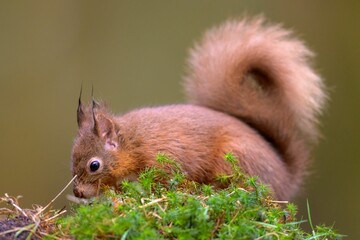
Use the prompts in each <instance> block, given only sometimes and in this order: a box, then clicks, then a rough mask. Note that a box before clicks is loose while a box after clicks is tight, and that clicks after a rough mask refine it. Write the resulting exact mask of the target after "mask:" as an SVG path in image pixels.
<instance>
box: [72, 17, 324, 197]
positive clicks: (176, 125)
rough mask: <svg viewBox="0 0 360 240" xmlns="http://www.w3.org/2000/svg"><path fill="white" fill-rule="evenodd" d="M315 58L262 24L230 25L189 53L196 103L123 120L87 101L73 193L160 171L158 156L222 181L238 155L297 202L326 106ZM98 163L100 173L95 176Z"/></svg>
mask: <svg viewBox="0 0 360 240" xmlns="http://www.w3.org/2000/svg"><path fill="white" fill-rule="evenodd" d="M311 57H312V53H311V52H310V51H309V50H308V49H307V48H306V47H305V46H304V44H303V43H302V42H301V41H299V40H298V39H296V38H294V37H293V36H292V33H291V32H289V31H287V30H284V29H282V28H280V27H279V26H276V25H267V24H266V23H265V22H264V20H263V19H262V18H254V19H250V20H249V19H245V20H241V21H235V20H234V21H229V22H226V23H225V24H223V25H221V26H220V27H217V28H214V29H212V30H210V31H209V32H207V34H206V35H205V37H204V38H203V40H202V41H201V42H200V43H199V44H197V45H196V46H195V48H194V49H193V50H192V51H191V54H190V60H189V72H188V76H187V77H186V79H185V89H186V91H187V94H188V96H189V99H190V104H187V105H185V104H184V105H169V106H163V107H155V108H143V109H138V110H134V111H131V112H129V113H127V114H124V115H121V116H114V115H112V114H110V113H109V112H108V111H107V109H106V108H105V107H104V106H102V105H101V104H100V105H99V104H94V106H87V107H84V106H82V104H80V105H79V110H78V123H79V131H78V136H77V138H76V139H75V143H74V146H73V152H72V164H73V165H72V172H73V174H74V175H75V174H76V175H77V176H78V177H77V180H76V181H75V186H74V193H75V195H77V196H79V197H91V196H94V195H95V194H96V192H97V191H98V185H99V182H101V184H106V185H112V186H114V187H116V186H117V184H118V182H119V181H120V180H122V179H125V178H133V177H134V176H136V175H137V174H138V173H139V172H140V171H141V170H143V169H145V168H146V167H148V166H153V165H156V164H157V163H156V161H155V158H156V155H157V154H158V153H164V154H166V155H167V156H169V157H170V158H172V159H173V160H175V161H177V162H178V163H180V165H181V168H182V170H183V171H184V173H185V174H186V176H187V177H188V178H189V179H191V180H195V181H198V182H200V183H210V184H216V182H215V178H216V176H218V175H219V174H223V173H230V172H231V166H230V164H229V163H227V162H226V161H225V160H224V155H225V154H226V153H229V152H231V153H233V154H234V155H235V156H236V157H237V158H238V160H239V164H240V166H241V167H242V169H244V170H245V171H246V172H247V173H248V174H251V175H256V176H259V178H260V180H261V181H263V182H264V183H267V184H269V185H270V187H271V188H272V190H273V191H274V195H275V196H276V197H277V198H279V199H289V198H291V197H292V196H293V195H294V194H295V193H296V192H297V190H298V188H299V186H300V185H301V182H302V179H303V177H304V175H305V173H306V167H307V165H308V159H309V145H310V144H311V143H312V142H313V141H314V140H316V138H317V131H316V124H317V115H318V114H319V113H320V111H321V109H322V106H323V104H324V101H325V93H324V90H323V83H322V81H321V79H320V77H319V76H318V75H316V73H315V72H314V71H313V70H312V68H311V67H310V65H309V63H308V61H309V59H310V58H311ZM94 159H95V160H96V161H98V162H101V168H100V169H99V170H96V171H94V172H92V171H91V170H90V169H89V163H91V162H92V161H94ZM95 190H96V191H95Z"/></svg>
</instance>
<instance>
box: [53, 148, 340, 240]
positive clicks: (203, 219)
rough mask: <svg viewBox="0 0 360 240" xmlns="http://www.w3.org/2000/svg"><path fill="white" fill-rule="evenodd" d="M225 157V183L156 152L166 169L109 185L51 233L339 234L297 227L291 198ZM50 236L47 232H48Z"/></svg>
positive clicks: (220, 236) (202, 236) (244, 236)
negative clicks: (198, 177)
mask: <svg viewBox="0 0 360 240" xmlns="http://www.w3.org/2000/svg"><path fill="white" fill-rule="evenodd" d="M225 159H226V160H227V161H229V162H230V163H231V164H232V166H233V169H234V171H233V174H232V175H230V176H220V177H219V181H221V182H225V183H227V184H228V187H227V188H225V189H214V188H213V187H212V186H208V185H200V184H197V183H195V182H192V181H188V180H186V179H185V176H184V175H183V174H182V173H181V171H180V168H179V166H178V165H177V164H176V163H175V162H174V161H172V160H170V159H168V158H167V157H166V156H165V155H163V154H159V156H158V158H157V160H158V162H159V163H161V164H166V165H168V166H173V167H172V168H170V169H172V171H171V173H170V174H167V173H165V172H164V171H163V170H161V169H157V168H149V169H146V170H145V171H144V172H143V173H141V175H140V177H139V181H138V182H129V181H124V182H123V183H122V189H121V191H119V192H114V191H113V190H110V189H109V190H107V191H106V192H105V194H104V195H103V196H100V197H97V198H94V199H92V200H91V201H90V203H89V204H87V205H77V206H73V212H72V213H71V214H70V215H69V216H67V217H63V218H60V219H59V220H58V229H59V231H58V232H56V233H55V234H54V235H53V237H58V238H72V237H73V236H76V238H77V239H98V238H109V239H111V238H117V239H119V238H121V239H338V238H341V235H338V234H337V233H336V232H335V231H334V230H332V229H331V228H329V227H325V226H317V227H314V229H313V232H312V233H306V232H304V231H303V230H301V228H300V224H302V223H303V222H304V221H297V220H296V218H295V215H296V211H297V208H296V206H295V205H294V204H292V203H289V204H280V203H278V202H276V201H273V199H272V198H271V195H270V193H269V190H268V188H267V187H266V186H264V185H262V184H259V183H258V181H257V180H256V178H255V177H247V176H245V175H244V174H243V173H242V172H241V169H240V168H239V167H238V164H237V160H236V159H235V158H234V156H233V155H232V154H227V155H226V156H225ZM51 237H52V236H48V238H51Z"/></svg>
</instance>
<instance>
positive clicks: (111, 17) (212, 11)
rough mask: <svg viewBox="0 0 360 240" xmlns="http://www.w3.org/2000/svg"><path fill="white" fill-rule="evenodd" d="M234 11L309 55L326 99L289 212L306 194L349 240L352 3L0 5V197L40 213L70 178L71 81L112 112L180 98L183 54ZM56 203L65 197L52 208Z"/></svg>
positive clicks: (355, 206) (316, 218)
mask: <svg viewBox="0 0 360 240" xmlns="http://www.w3.org/2000/svg"><path fill="white" fill-rule="evenodd" d="M244 12H247V13H248V14H249V15H252V14H259V13H264V14H265V15H266V16H267V17H268V18H269V19H271V20H272V21H276V22H282V23H284V25H285V26H286V27H289V28H293V29H295V30H296V31H297V32H298V33H299V35H300V36H301V37H302V38H303V39H305V41H306V42H307V43H308V45H309V46H310V47H311V48H312V49H313V50H315V52H317V54H318V57H317V61H316V62H317V65H316V66H317V68H318V69H319V71H320V72H321V74H322V75H323V76H324V78H325V79H326V82H327V84H328V86H329V87H330V89H331V99H332V100H331V102H330V104H329V108H328V110H327V112H326V114H325V116H324V117H323V121H322V122H323V133H324V139H323V140H322V141H321V143H320V145H319V147H318V148H317V150H316V152H315V154H314V156H315V158H316V161H315V163H314V165H313V168H312V172H313V174H312V177H311V178H310V179H309V181H308V185H307V187H306V189H305V191H304V193H303V194H302V195H301V196H300V197H299V198H298V199H297V203H298V204H299V205H300V206H301V211H300V216H301V215H302V216H304V218H306V211H305V202H306V199H307V198H308V199H309V202H310V205H311V209H312V216H313V222H314V223H316V224H319V223H326V224H328V225H332V224H334V223H335V228H337V229H339V230H340V231H341V232H342V233H344V234H348V235H350V238H349V239H360V231H359V229H358V227H359V226H360V221H359V214H360V204H359V203H360V191H359V189H360V187H359V183H360V181H359V176H358V174H359V170H360V158H359V157H360V145H359V142H360V134H359V133H360V127H359V125H360V124H359V122H360V121H359V120H360V112H359V100H360V96H359V93H360V65H359V64H360V30H359V29H360V28H359V23H360V15H359V12H360V2H359V1H350V0H349V1H306V2H305V1H296V2H295V1H291V3H290V2H289V1H286V0H282V1H276V2H275V1H271V2H270V1H254V0H248V1H205V0H199V1H190V0H188V1H184V0H183V1H170V0H163V1H158V0H157V1H154V0H152V1H131V0H128V1H10V0H9V1H1V2H0V163H1V164H0V194H1V195H3V194H4V193H5V192H7V193H9V194H12V195H23V196H24V198H23V200H22V203H23V204H24V205H25V206H30V205H31V203H39V204H42V205H45V204H46V203H47V202H48V201H50V199H51V198H52V197H53V196H55V195H56V194H57V193H58V192H59V190H60V189H61V188H62V187H63V186H64V185H65V184H66V183H67V181H68V180H69V179H70V171H69V162H70V161H69V159H70V148H71V145H72V139H73V137H74V135H75V133H76V118H75V109H76V107H77V97H78V94H79V89H80V85H81V82H83V84H84V93H85V99H89V95H90V89H91V85H92V84H94V86H95V94H96V96H97V97H99V98H101V99H104V100H106V101H107V102H108V103H109V104H110V105H111V108H112V109H113V111H114V112H124V111H127V110H129V109H132V108H136V107H140V106H148V105H160V104H166V103H176V102H183V101H184V98H183V94H182V89H181V84H180V82H181V78H182V75H183V74H184V62H185V58H186V55H187V49H188V48H189V47H190V46H191V45H192V43H193V41H194V40H196V39H198V38H199V37H200V36H201V33H202V32H203V31H204V30H205V29H207V28H208V27H211V26H213V25H214V24H218V23H220V22H222V21H224V20H226V19H228V18H229V17H236V16H241V15H243V13H244ZM67 192H68V193H70V189H69V190H68V191H67ZM65 204H67V200H66V197H65V194H64V195H63V196H61V197H60V198H59V199H58V200H57V201H56V204H55V206H57V207H62V206H64V205H65ZM304 225H307V224H304Z"/></svg>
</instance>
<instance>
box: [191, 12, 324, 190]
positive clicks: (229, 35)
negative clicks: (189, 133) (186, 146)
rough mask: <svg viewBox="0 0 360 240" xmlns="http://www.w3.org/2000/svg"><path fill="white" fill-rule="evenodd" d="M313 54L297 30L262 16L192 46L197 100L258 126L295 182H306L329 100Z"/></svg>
mask: <svg viewBox="0 0 360 240" xmlns="http://www.w3.org/2000/svg"><path fill="white" fill-rule="evenodd" d="M312 57H313V53H312V52H311V51H310V50H309V49H308V48H307V47H306V46H305V45H304V44H303V42H301V41H300V40H298V39H296V38H295V37H293V34H292V32H291V31H288V30H285V29H283V28H281V27H280V26H278V25H269V24H267V23H266V22H265V20H264V19H263V18H262V17H257V18H253V19H245V20H241V21H236V20H234V21H228V22H226V23H225V24H223V25H221V26H219V27H216V28H213V29H211V30H210V31H208V32H207V33H206V34H205V36H204V38H203V39H202V41H201V42H200V43H198V44H197V45H196V46H195V47H194V49H192V51H191V54H190V59H189V73H188V76H187V78H186V79H185V88H186V92H187V94H188V97H189V99H190V101H191V102H192V103H194V104H198V105H202V106H206V107H209V108H212V109H215V110H219V111H222V112H226V113H228V114H230V115H233V116H236V117H238V118H240V119H241V120H243V121H245V122H247V123H248V124H249V125H251V126H252V127H253V128H255V129H256V130H258V131H259V133H261V134H262V135H263V136H264V138H266V139H267V140H268V141H269V142H270V143H271V144H273V146H274V148H275V149H276V150H277V151H278V152H279V153H280V154H281V155H282V156H283V159H284V161H285V162H286V164H287V165H288V167H289V172H290V174H291V176H293V180H294V183H300V182H301V179H302V176H303V175H304V173H305V169H306V166H307V159H308V154H307V152H308V150H307V148H308V143H311V142H313V141H314V140H316V139H317V138H318V131H317V123H318V119H317V117H318V115H319V114H320V113H321V111H322V108H323V105H324V103H325V100H326V94H325V91H324V86H323V82H322V80H321V78H320V77H319V76H318V75H317V74H316V73H315V72H314V70H313V69H312V68H311V64H310V60H311V59H312ZM297 185H299V184H297Z"/></svg>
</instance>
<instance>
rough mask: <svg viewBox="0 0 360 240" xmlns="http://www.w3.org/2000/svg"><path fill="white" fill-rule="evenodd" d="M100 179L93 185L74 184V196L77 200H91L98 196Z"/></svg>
mask: <svg viewBox="0 0 360 240" xmlns="http://www.w3.org/2000/svg"><path fill="white" fill-rule="evenodd" d="M101 189H102V187H101V179H99V180H98V181H96V182H94V183H81V182H77V183H75V184H74V189H73V192H74V195H75V197H77V198H91V197H95V196H98V195H99V194H100V193H101Z"/></svg>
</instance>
